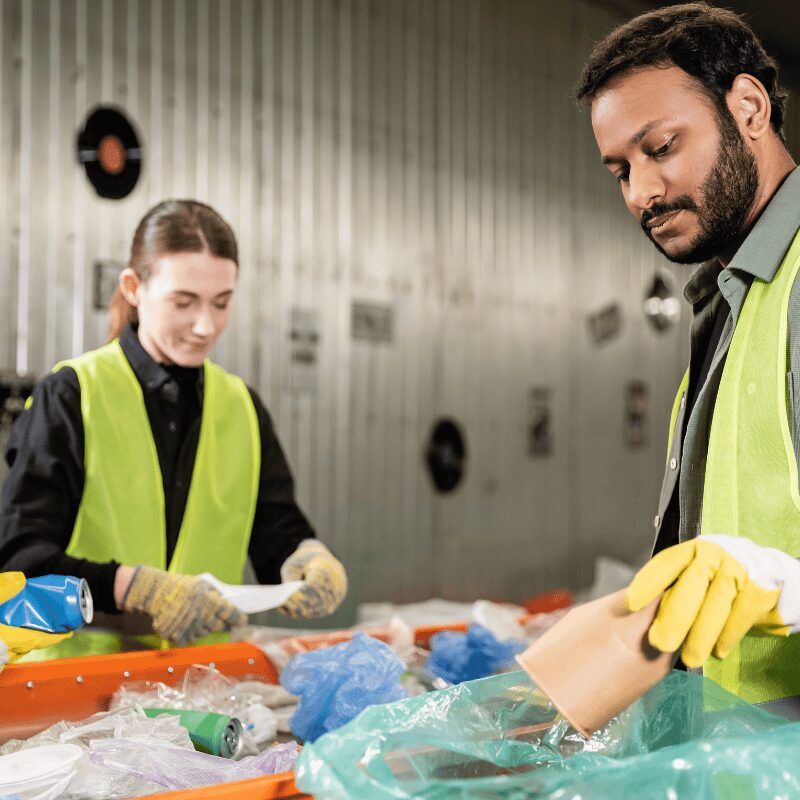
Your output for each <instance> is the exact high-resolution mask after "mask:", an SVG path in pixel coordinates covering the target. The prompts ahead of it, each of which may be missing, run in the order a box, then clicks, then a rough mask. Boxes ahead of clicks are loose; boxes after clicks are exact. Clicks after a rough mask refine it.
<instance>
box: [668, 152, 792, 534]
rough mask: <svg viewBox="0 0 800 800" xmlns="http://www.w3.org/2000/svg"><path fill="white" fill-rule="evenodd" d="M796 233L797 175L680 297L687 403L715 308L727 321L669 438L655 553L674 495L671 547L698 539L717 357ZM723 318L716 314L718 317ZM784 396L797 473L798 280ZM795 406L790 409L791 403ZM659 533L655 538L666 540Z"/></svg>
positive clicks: (718, 372) (718, 371) (720, 365)
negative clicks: (686, 331) (686, 346)
mask: <svg viewBox="0 0 800 800" xmlns="http://www.w3.org/2000/svg"><path fill="white" fill-rule="evenodd" d="M798 228H800V167H798V168H796V169H795V170H794V171H793V172H791V173H790V174H789V176H788V177H787V178H786V180H785V181H784V182H783V184H782V185H781V187H780V188H779V189H778V191H777V192H776V193H775V196H774V197H773V198H772V200H770V202H769V204H768V205H767V207H766V208H765V209H764V211H763V212H762V214H761V216H760V217H759V218H758V221H757V222H756V224H755V225H754V226H753V229H752V231H750V233H749V235H748V236H747V238H746V239H745V240H744V242H743V243H742V245H741V246H740V247H739V249H738V250H737V251H736V255H735V256H734V257H733V259H732V260H731V262H730V264H728V266H727V267H726V268H725V269H722V267H721V265H720V263H719V262H718V261H717V260H716V259H713V260H711V261H708V262H706V263H705V264H702V265H701V266H700V267H698V269H697V270H696V271H695V273H694V274H693V275H692V277H691V278H690V279H689V282H688V283H687V284H686V287H685V289H684V297H685V298H686V300H687V301H688V302H689V303H690V304H691V306H692V312H693V319H692V330H691V360H690V366H689V378H690V380H689V390H688V392H687V394H688V396H689V397H692V396H693V392H694V385H693V382H692V381H693V379H694V380H696V379H697V375H698V371H699V369H700V366H701V364H702V363H703V359H704V358H705V355H706V347H707V346H708V345H707V343H708V340H709V336H710V331H711V329H712V328H713V326H714V322H715V319H716V316H717V313H719V309H720V306H721V304H722V303H725V304H727V308H728V313H727V319H726V320H725V323H724V326H723V328H722V333H721V335H720V338H719V342H718V343H717V346H716V350H715V351H714V357H713V359H712V361H711V366H710V367H709V370H708V374H707V376H706V378H705V380H704V382H703V385H702V386H701V387H700V388H699V391H698V392H697V399H696V401H695V403H694V406H693V407H692V409H691V413H690V416H689V419H688V421H685V431H686V432H685V434H684V435H683V436H679V435H676V436H674V437H673V442H672V448H671V451H670V453H669V459H668V461H667V468H666V472H665V474H664V481H663V483H662V487H661V497H660V499H659V510H658V516H656V518H655V528H656V540H655V543H654V547H655V549H660V546H659V544H660V543H659V536H660V535H661V534H662V525H663V523H664V517H665V514H666V512H667V509H668V508H669V504H670V500H671V498H672V495H673V493H674V492H675V490H676V486H677V490H678V497H679V509H680V514H679V523H678V540H679V541H681V542H682V541H685V540H687V539H692V538H694V537H695V536H698V535H699V533H700V522H701V517H702V508H703V486H704V482H705V468H706V455H707V451H708V436H709V432H710V430H711V418H712V415H713V411H714V403H715V402H716V398H717V390H718V389H719V383H720V379H721V377H722V370H723V368H724V365H725V357H726V355H727V353H728V349H729V347H730V344H731V340H732V338H733V332H734V330H735V329H736V323H737V322H738V320H739V314H740V313H741V310H742V306H743V305H744V300H745V297H747V291H748V289H749V288H750V284H751V283H752V282H753V280H754V279H755V278H758V279H759V280H762V281H765V282H767V283H769V282H771V281H772V279H773V278H774V277H775V274H776V273H777V271H778V268H779V267H780V265H781V263H782V261H783V259H784V257H785V256H786V253H787V251H788V250H789V247H790V246H791V244H792V241H793V240H794V238H795V236H796V235H797V231H798ZM722 313H724V307H723V309H722ZM788 317H789V318H788V329H789V337H788V339H789V341H788V364H789V373H788V375H787V388H788V392H787V395H788V397H789V408H788V409H787V412H788V414H789V425H790V428H791V431H792V440H793V442H794V448H795V455H796V456H797V458H798V466H799V467H800V408H799V407H798V406H800V277H798V279H797V280H796V281H795V284H794V286H793V288H792V295H791V300H790V303H789V315H788ZM795 398H797V400H798V402H795ZM685 408H686V403H685V399H684V402H682V404H681V407H680V410H679V414H678V419H677V421H676V431H678V432H681V431H683V430H684V418H683V417H684V414H685ZM667 527H669V526H665V529H664V530H663V533H664V534H665V535H669V532H668V531H667V530H666V528H667Z"/></svg>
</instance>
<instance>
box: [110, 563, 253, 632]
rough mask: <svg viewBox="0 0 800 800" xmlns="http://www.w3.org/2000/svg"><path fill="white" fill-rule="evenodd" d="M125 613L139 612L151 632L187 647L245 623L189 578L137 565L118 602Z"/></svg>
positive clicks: (229, 606) (242, 615)
mask: <svg viewBox="0 0 800 800" xmlns="http://www.w3.org/2000/svg"><path fill="white" fill-rule="evenodd" d="M122 607H123V608H124V610H125V611H143V612H144V613H145V614H149V615H150V616H151V617H152V618H153V630H154V631H155V632H156V633H157V634H158V635H159V636H161V637H162V638H163V639H169V640H170V641H172V642H175V644H189V643H191V642H193V641H195V639H200V638H201V637H202V636H207V635H208V634H209V633H215V632H217V631H227V630H230V629H231V628H235V627H237V626H240V625H245V624H246V623H247V614H245V613H244V612H243V611H240V610H239V609H238V608H237V607H236V606H235V605H233V603H231V602H229V601H228V600H226V599H225V598H224V597H223V596H222V595H221V594H220V593H219V592H218V591H217V590H216V589H215V588H214V587H213V586H211V585H210V584H208V583H206V582H205V581H203V580H201V579H200V578H196V577H194V576H193V575H171V574H170V573H168V572H164V571H163V570H160V569H155V568H154V567H145V566H139V567H137V568H136V572H135V573H134V574H133V578H132V579H131V582H130V585H129V586H128V590H127V592H126V593H125V597H124V598H123V600H122Z"/></svg>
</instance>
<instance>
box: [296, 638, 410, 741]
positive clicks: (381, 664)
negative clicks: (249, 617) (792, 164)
mask: <svg viewBox="0 0 800 800" xmlns="http://www.w3.org/2000/svg"><path fill="white" fill-rule="evenodd" d="M404 669H405V667H404V666H403V663H402V662H401V661H400V660H399V659H398V658H397V656H396V655H395V654H394V652H392V650H391V648H390V647H389V646H388V645H386V644H384V643H383V642H380V641H378V640H377V639H373V638H372V637H370V636H367V635H366V634H364V633H357V634H355V636H354V637H353V638H352V639H351V640H350V641H349V642H344V643H342V644H338V645H334V646H333V647H327V648H325V649H324V650H313V651H310V652H307V653H300V654H299V655H296V656H295V657H294V658H293V659H292V660H291V661H290V662H289V664H288V665H287V667H286V668H285V669H284V670H283V672H282V673H281V684H282V685H283V686H284V687H285V688H286V689H288V690H289V691H290V692H291V693H292V694H296V695H300V702H299V703H298V706H297V711H295V714H294V716H293V717H292V720H291V727H292V733H294V734H295V736H299V737H300V738H301V739H303V740H304V741H306V742H313V741H314V740H315V739H317V738H318V737H320V736H321V735H322V734H323V733H326V732H328V731H332V730H335V729H336V728H339V727H340V726H342V725H344V724H345V723H347V722H349V721H350V720H351V719H353V717H355V716H356V715H357V714H358V713H360V712H361V711H362V710H363V709H365V708H366V707H367V706H370V705H373V704H375V703H390V702H392V701H394V700H399V699H401V698H403V697H406V696H407V692H406V691H405V690H404V689H403V688H402V687H401V686H400V683H399V680H400V675H401V674H402V672H403V671H404Z"/></svg>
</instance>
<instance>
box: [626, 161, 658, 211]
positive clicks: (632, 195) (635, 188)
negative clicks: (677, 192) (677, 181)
mask: <svg viewBox="0 0 800 800" xmlns="http://www.w3.org/2000/svg"><path fill="white" fill-rule="evenodd" d="M663 199H664V182H663V180H661V177H660V176H659V174H658V171H657V170H655V169H653V168H651V167H646V166H640V167H637V168H633V167H631V169H630V172H629V175H628V205H629V206H632V207H633V208H632V210H634V213H636V215H637V216H638V215H639V214H641V213H642V211H644V210H645V209H647V208H650V206H651V205H653V203H658V202H660V201H661V200H663Z"/></svg>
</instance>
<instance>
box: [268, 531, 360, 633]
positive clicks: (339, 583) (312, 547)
mask: <svg viewBox="0 0 800 800" xmlns="http://www.w3.org/2000/svg"><path fill="white" fill-rule="evenodd" d="M281 580H283V581H284V582H286V581H305V583H306V585H305V586H304V587H303V588H302V589H299V590H298V591H296V592H295V593H294V594H293V595H292V596H291V597H290V598H289V599H288V600H287V601H286V604H285V605H283V606H282V607H281V610H282V611H285V612H286V613H287V614H288V615H289V616H290V617H294V618H295V619H297V618H303V619H315V618H317V617H326V616H328V615H329V614H333V612H334V611H336V609H337V608H338V607H339V604H340V603H341V602H342V600H344V598H345V596H346V595H347V573H346V572H345V571H344V567H343V566H342V563H341V562H340V561H339V560H338V559H337V558H335V557H334V555H333V554H332V553H331V551H330V550H328V548H327V547H325V545H324V544H322V542H320V541H318V540H317V539H306V540H305V541H304V542H301V543H300V546H299V547H298V548H297V550H295V551H294V553H292V555H290V556H289V558H287V559H286V561H284V563H283V566H282V567H281Z"/></svg>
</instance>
